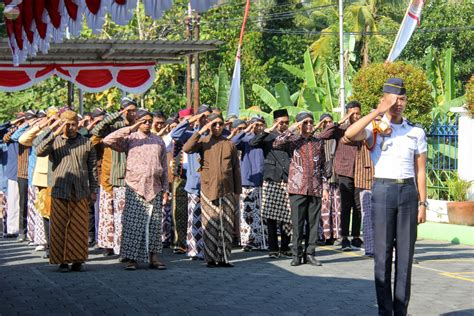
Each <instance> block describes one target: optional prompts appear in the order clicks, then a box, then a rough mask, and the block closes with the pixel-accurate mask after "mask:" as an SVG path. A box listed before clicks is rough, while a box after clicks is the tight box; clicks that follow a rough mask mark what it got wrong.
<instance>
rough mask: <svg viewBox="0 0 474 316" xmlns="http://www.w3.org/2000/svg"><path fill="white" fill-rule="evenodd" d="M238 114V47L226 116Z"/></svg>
mask: <svg viewBox="0 0 474 316" xmlns="http://www.w3.org/2000/svg"><path fill="white" fill-rule="evenodd" d="M239 114H240V48H239V49H238V52H237V56H236V58H235V66H234V74H233V75H232V84H231V86H230V96H229V104H228V106H227V117H229V116H230V115H236V116H237V117H239Z"/></svg>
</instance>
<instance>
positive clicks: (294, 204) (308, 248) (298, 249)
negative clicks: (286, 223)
mask: <svg viewBox="0 0 474 316" xmlns="http://www.w3.org/2000/svg"><path fill="white" fill-rule="evenodd" d="M290 207H291V222H292V224H293V249H292V250H293V256H298V257H302V256H303V255H304V254H305V253H307V254H314V252H315V250H316V241H317V240H318V223H319V216H320V214H321V198H320V197H316V196H311V195H299V194H290ZM305 224H306V230H305ZM303 240H304V241H305V246H304V249H303Z"/></svg>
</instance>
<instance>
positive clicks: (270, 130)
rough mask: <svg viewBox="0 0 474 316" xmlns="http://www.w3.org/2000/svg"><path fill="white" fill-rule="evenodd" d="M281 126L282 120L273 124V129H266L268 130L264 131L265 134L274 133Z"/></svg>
mask: <svg viewBox="0 0 474 316" xmlns="http://www.w3.org/2000/svg"><path fill="white" fill-rule="evenodd" d="M279 124H280V120H277V121H276V122H275V123H274V124H273V126H272V127H269V128H266V129H265V130H264V132H265V133H268V134H270V133H271V132H273V131H274V130H275V129H276V128H277V127H278V125H279Z"/></svg>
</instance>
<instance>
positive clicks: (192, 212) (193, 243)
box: [187, 193, 204, 259]
mask: <svg viewBox="0 0 474 316" xmlns="http://www.w3.org/2000/svg"><path fill="white" fill-rule="evenodd" d="M187 246H188V249H187V255H188V257H197V258H201V259H204V239H203V231H202V212H201V198H200V196H199V195H198V194H192V193H188V234H187Z"/></svg>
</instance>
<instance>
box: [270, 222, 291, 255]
mask: <svg viewBox="0 0 474 316" xmlns="http://www.w3.org/2000/svg"><path fill="white" fill-rule="evenodd" d="M266 221H267V229H268V251H270V252H278V251H288V250H290V247H289V246H288V245H289V244H290V236H288V234H287V233H285V230H284V229H283V222H281V221H280V222H278V221H276V220H274V219H268V218H267V220H266ZM278 228H280V232H281V246H278Z"/></svg>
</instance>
